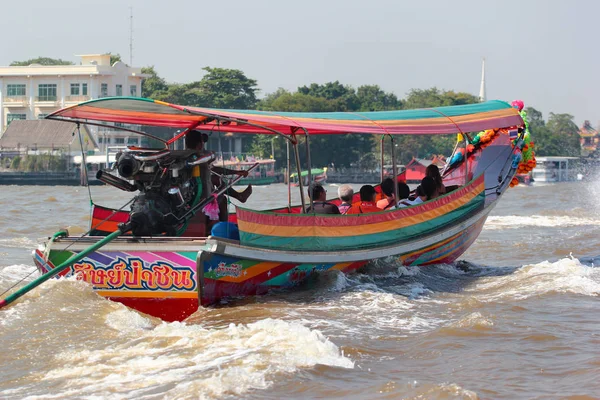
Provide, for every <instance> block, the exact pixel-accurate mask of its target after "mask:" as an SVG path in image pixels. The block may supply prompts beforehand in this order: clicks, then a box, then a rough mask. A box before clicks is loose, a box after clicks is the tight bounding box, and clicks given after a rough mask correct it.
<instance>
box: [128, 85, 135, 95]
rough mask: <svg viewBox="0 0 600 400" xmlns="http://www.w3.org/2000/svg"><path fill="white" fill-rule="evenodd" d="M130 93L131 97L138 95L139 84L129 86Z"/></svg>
mask: <svg viewBox="0 0 600 400" xmlns="http://www.w3.org/2000/svg"><path fill="white" fill-rule="evenodd" d="M129 95H130V96H131V97H137V85H131V86H129Z"/></svg>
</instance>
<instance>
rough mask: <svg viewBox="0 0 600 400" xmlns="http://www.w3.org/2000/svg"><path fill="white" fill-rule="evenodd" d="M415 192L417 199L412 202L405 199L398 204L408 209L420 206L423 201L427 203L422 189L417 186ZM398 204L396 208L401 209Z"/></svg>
mask: <svg viewBox="0 0 600 400" xmlns="http://www.w3.org/2000/svg"><path fill="white" fill-rule="evenodd" d="M415 192H416V194H417V197H415V198H414V199H413V200H410V199H406V200H403V201H401V202H400V203H402V204H403V205H404V207H410V206H416V205H417V204H421V203H423V202H424V201H427V196H426V195H425V192H424V191H423V187H422V186H421V185H419V186H417V190H416V191H415ZM400 203H399V204H398V207H401V206H400Z"/></svg>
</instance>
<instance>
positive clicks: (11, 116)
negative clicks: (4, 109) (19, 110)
mask: <svg viewBox="0 0 600 400" xmlns="http://www.w3.org/2000/svg"><path fill="white" fill-rule="evenodd" d="M17 119H27V114H7V115H6V126H8V125H10V123H11V122H13V121H14V120H17Z"/></svg>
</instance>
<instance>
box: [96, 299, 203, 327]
mask: <svg viewBox="0 0 600 400" xmlns="http://www.w3.org/2000/svg"><path fill="white" fill-rule="evenodd" d="M106 298H107V299H109V300H112V301H116V302H119V303H122V304H123V305H125V306H127V307H129V308H133V309H134V310H137V311H140V312H143V313H144V314H148V315H151V316H153V317H157V318H160V319H162V320H164V321H167V322H173V321H183V320H184V319H186V318H187V317H189V316H190V315H192V314H193V313H195V312H196V311H197V310H198V299H165V298H162V299H161V298H158V299H146V298H139V297H138V298H136V297H106Z"/></svg>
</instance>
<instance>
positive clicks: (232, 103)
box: [188, 67, 258, 110]
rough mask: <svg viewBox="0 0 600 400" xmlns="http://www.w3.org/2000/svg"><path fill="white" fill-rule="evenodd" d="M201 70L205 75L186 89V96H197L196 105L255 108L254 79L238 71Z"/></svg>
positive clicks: (222, 69) (208, 68)
mask: <svg viewBox="0 0 600 400" xmlns="http://www.w3.org/2000/svg"><path fill="white" fill-rule="evenodd" d="M203 70H204V71H206V75H204V76H203V77H202V79H201V80H200V82H198V83H197V84H196V83H191V84H189V85H190V86H189V87H188V96H197V103H198V104H197V105H199V106H203V107H211V108H226V109H244V110H247V109H254V108H255V107H256V103H257V101H258V100H257V98H256V93H257V92H258V88H257V87H256V85H257V83H256V81H255V80H254V79H250V78H248V77H247V76H246V75H244V73H243V72H242V71H240V70H238V69H226V68H211V67H206V68H203ZM190 105H191V104H190Z"/></svg>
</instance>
